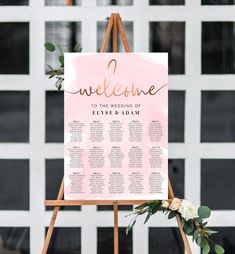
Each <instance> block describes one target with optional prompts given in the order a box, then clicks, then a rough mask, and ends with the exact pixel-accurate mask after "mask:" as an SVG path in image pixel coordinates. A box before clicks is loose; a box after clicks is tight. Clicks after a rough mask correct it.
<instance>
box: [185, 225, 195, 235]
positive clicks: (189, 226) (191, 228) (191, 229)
mask: <svg viewBox="0 0 235 254" xmlns="http://www.w3.org/2000/svg"><path fill="white" fill-rule="evenodd" d="M193 230H194V226H193V224H191V223H188V226H187V229H186V231H185V233H186V234H187V235H191V233H192V232H193Z"/></svg>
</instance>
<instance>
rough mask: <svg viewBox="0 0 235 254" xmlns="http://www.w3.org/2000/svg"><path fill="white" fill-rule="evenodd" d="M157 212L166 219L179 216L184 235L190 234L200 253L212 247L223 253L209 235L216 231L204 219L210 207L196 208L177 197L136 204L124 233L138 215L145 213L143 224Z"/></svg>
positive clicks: (207, 251)
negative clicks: (162, 214)
mask: <svg viewBox="0 0 235 254" xmlns="http://www.w3.org/2000/svg"><path fill="white" fill-rule="evenodd" d="M157 212H163V213H164V214H165V215H168V219H172V218H174V217H178V218H180V221H181V226H182V229H183V231H184V232H185V234H186V235H188V236H192V240H193V241H195V242H196V244H197V245H198V246H199V247H200V248H201V249H202V254H208V253H210V252H211V251H212V247H213V249H214V251H215V253H216V254H223V253H225V250H224V248H223V247H222V246H220V245H219V244H216V243H215V242H214V241H212V240H211V238H210V236H211V235H213V234H216V233H218V232H217V231H214V230H211V229H210V228H208V227H206V225H207V221H205V219H208V218H209V217H210V215H211V210H210V208H209V207H207V206H200V207H199V208H198V209H197V210H196V209H195V208H194V206H193V205H192V203H191V202H190V201H187V200H180V199H178V198H174V199H173V200H169V201H166V200H165V201H154V202H150V203H144V204H142V205H139V206H137V207H136V208H135V211H134V213H133V214H132V215H134V216H133V218H132V219H131V221H130V223H129V225H128V227H127V229H126V234H128V232H129V231H130V230H131V229H132V228H133V227H134V225H135V224H136V221H137V218H138V217H139V216H141V215H143V214H146V217H145V220H144V224H145V223H146V222H147V221H148V220H149V219H150V218H151V216H153V215H154V214H156V213H157Z"/></svg>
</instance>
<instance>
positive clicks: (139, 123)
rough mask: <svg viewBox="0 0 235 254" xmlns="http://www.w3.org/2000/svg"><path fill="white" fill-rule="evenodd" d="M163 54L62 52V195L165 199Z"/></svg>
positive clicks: (165, 68) (165, 73) (165, 72)
mask: <svg viewBox="0 0 235 254" xmlns="http://www.w3.org/2000/svg"><path fill="white" fill-rule="evenodd" d="M167 84H168V64H167V53H138V54H136V53H66V54H65V87H64V90H65V93H64V94H65V102H64V107H65V110H64V119H65V120H64V129H65V133H64V135H65V138H64V159H65V160H64V161H65V165H64V166H65V167H64V168H65V172H64V174H65V199H66V200H154V199H167V198H168V86H167Z"/></svg>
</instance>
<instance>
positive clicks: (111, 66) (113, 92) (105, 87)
mask: <svg viewBox="0 0 235 254" xmlns="http://www.w3.org/2000/svg"><path fill="white" fill-rule="evenodd" d="M116 69H117V60H116V59H111V60H110V61H109V63H108V65H107V68H106V71H105V77H104V83H103V84H102V85H98V86H96V87H93V86H89V87H88V88H80V89H79V90H77V91H75V92H72V91H65V92H67V93H71V94H80V95H87V96H91V95H93V94H96V95H104V96H105V97H107V98H109V97H111V96H122V95H123V96H125V97H128V96H130V95H131V96H140V95H155V94H157V93H158V92H159V91H160V90H161V89H162V88H163V87H165V86H167V84H164V85H161V86H156V85H151V86H149V88H147V89H145V90H144V89H140V88H139V87H137V86H135V84H134V83H132V84H131V86H130V87H129V86H123V85H121V84H116V85H114V86H112V79H113V77H114V75H115V72H116Z"/></svg>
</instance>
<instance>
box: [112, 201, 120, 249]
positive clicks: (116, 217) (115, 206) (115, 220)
mask: <svg viewBox="0 0 235 254" xmlns="http://www.w3.org/2000/svg"><path fill="white" fill-rule="evenodd" d="M113 212H114V254H118V253H119V250H118V205H117V203H114V204H113Z"/></svg>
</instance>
